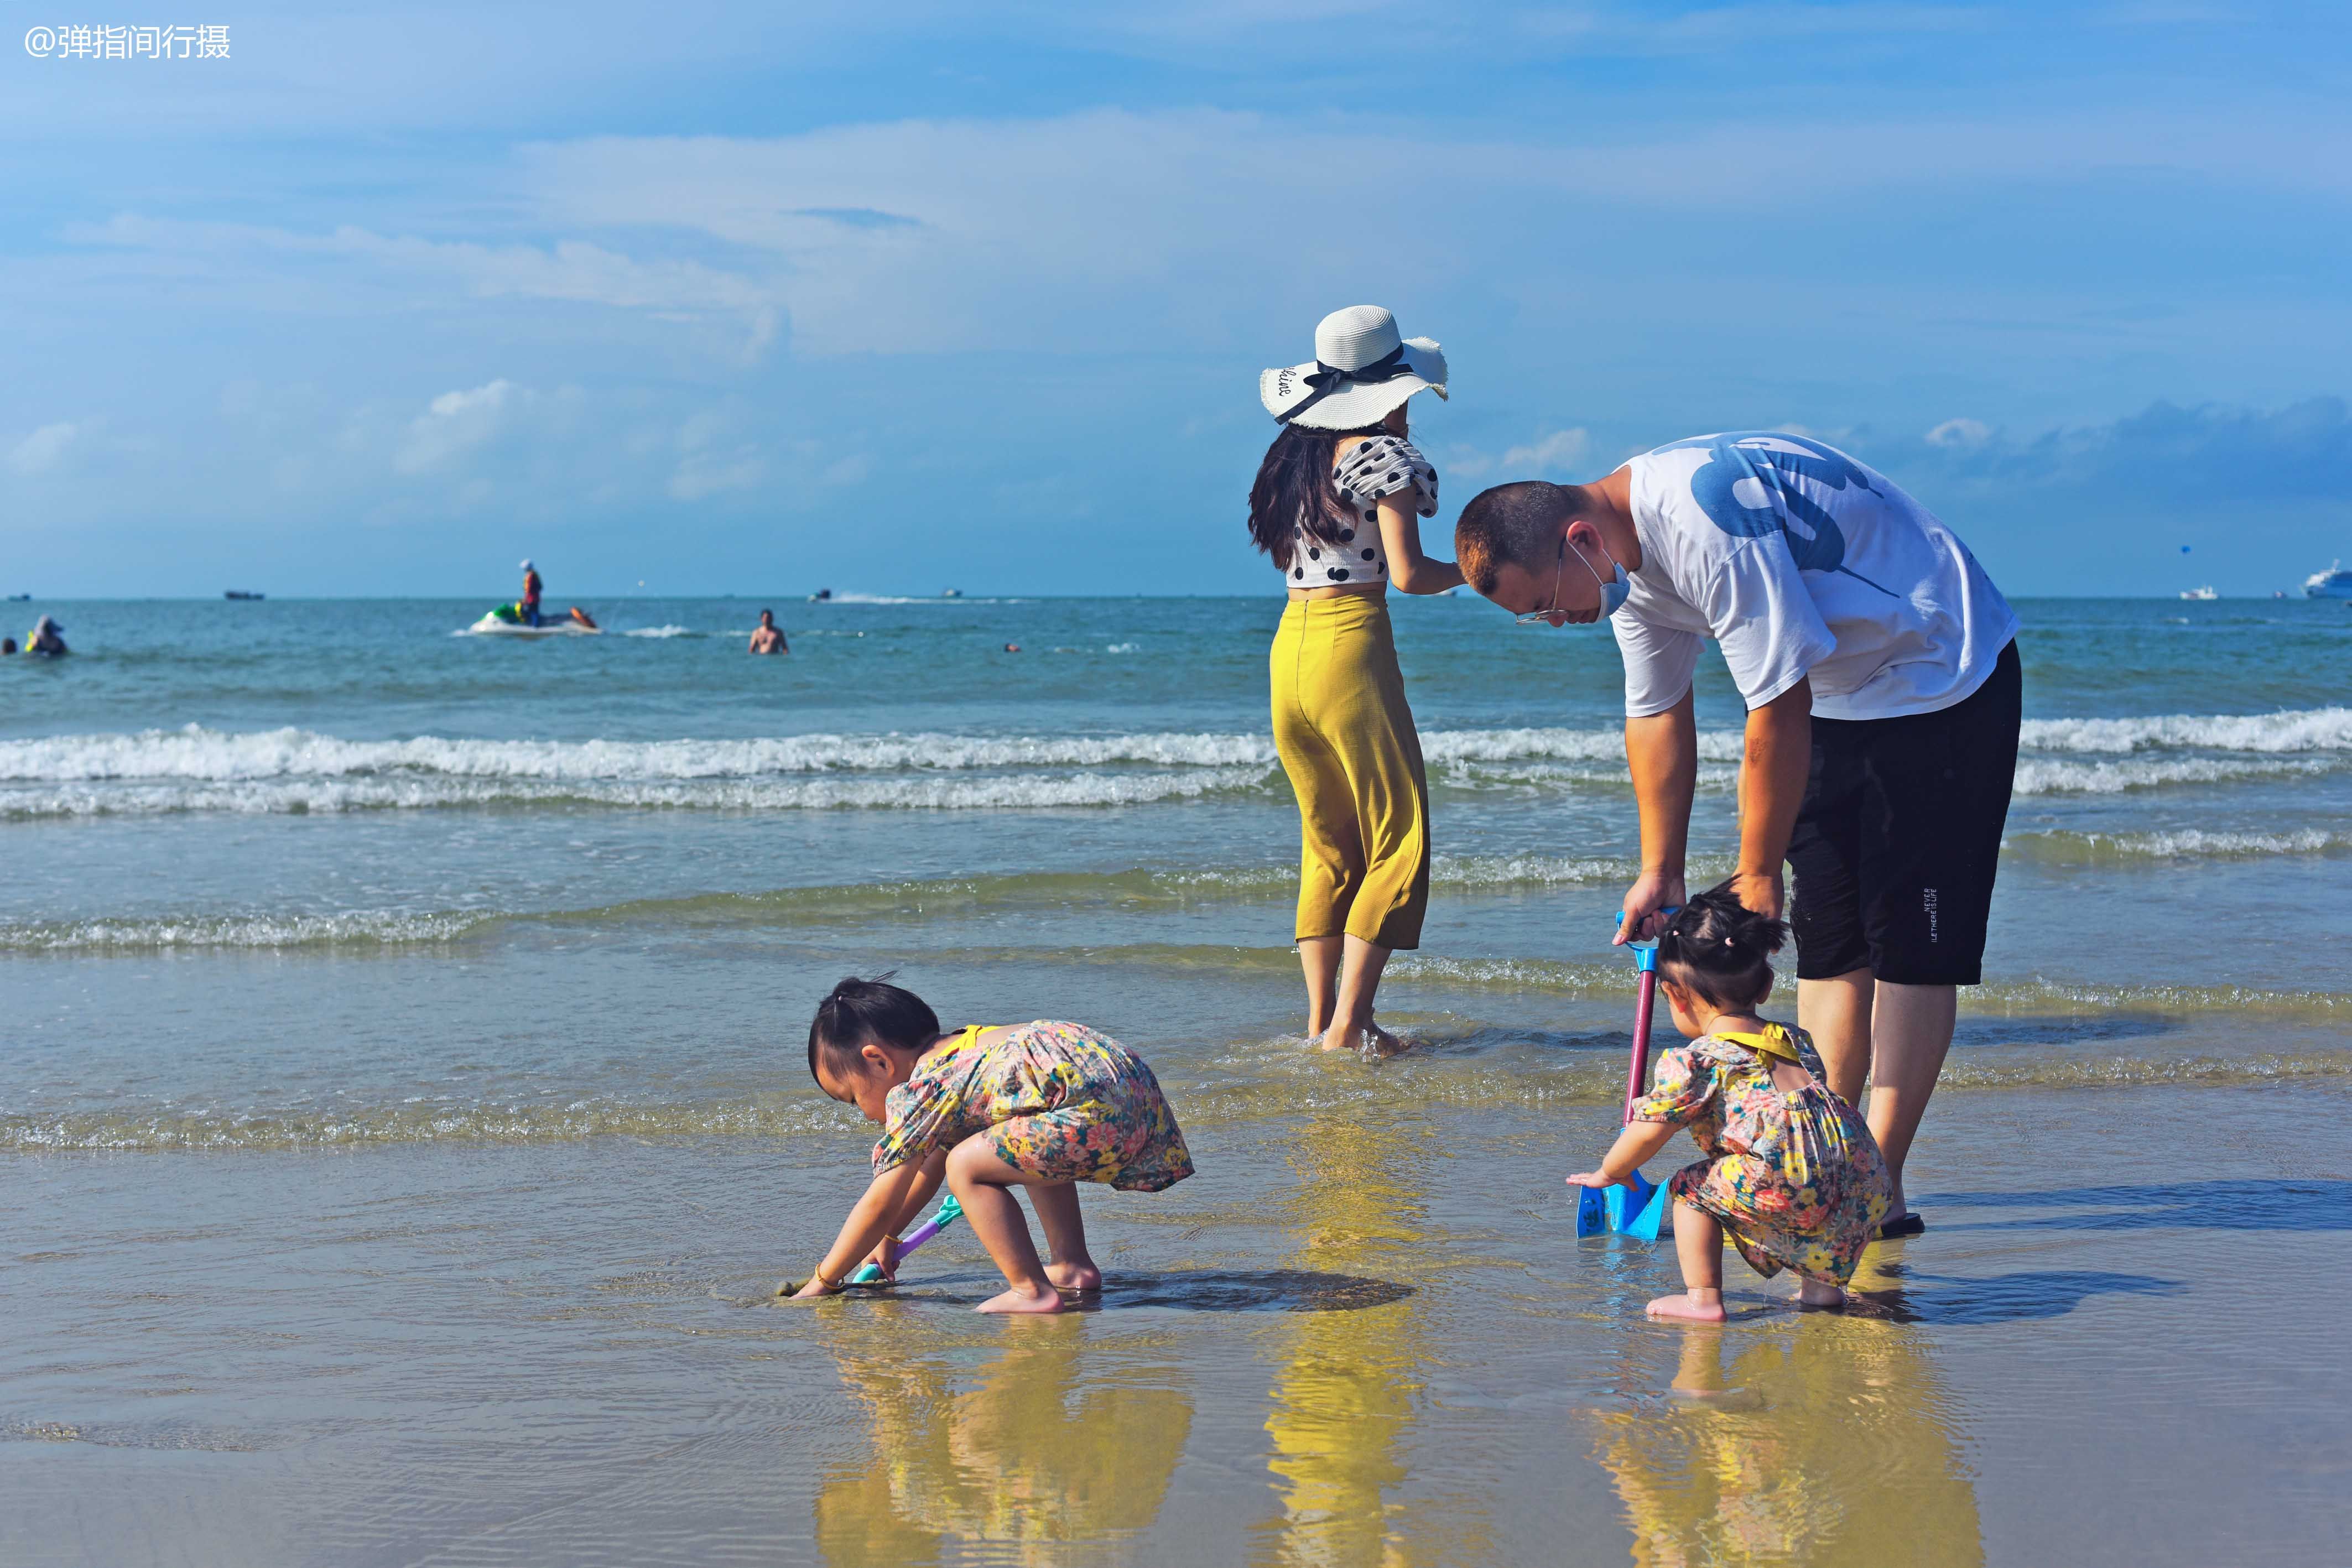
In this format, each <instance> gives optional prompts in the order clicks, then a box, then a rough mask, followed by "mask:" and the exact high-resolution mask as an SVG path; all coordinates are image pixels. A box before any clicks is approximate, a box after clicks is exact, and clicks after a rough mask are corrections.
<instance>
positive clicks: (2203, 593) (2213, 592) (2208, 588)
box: [2180, 583, 2221, 604]
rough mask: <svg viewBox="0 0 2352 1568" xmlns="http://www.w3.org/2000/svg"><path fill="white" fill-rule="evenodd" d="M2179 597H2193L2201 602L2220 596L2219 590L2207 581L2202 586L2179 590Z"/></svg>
mask: <svg viewBox="0 0 2352 1568" xmlns="http://www.w3.org/2000/svg"><path fill="white" fill-rule="evenodd" d="M2180 597H2181V598H2183V599H2193V600H2195V601H2198V602H2199V603H2200V604H2201V603H2203V602H2205V601H2208V600H2212V599H2219V598H2221V591H2220V590H2219V589H2217V588H2215V587H2214V586H2213V585H2212V584H2210V583H2207V584H2206V585H2205V586H2204V587H2202V588H2184V589H2182V590H2181V591H2180Z"/></svg>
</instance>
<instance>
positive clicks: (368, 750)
mask: <svg viewBox="0 0 2352 1568" xmlns="http://www.w3.org/2000/svg"><path fill="white" fill-rule="evenodd" d="M1275 761H1276V757H1275V750H1274V744H1273V742H1272V741H1271V740H1270V739H1267V738H1265V737H1261V736H1255V735H1218V734H1186V733H1164V734H1140V735H1110V736H1005V737H988V736H966V735H948V734H925V733H916V734H904V735H897V734H893V735H833V734H817V735H797V736H784V737H767V738H752V739H743V740H548V741H508V740H473V739H452V738H446V737H439V736H419V737H415V738H414V739H410V740H344V739H341V738H340V737H335V736H331V735H320V734H317V733H315V732H313V731H310V730H302V729H291V728H288V729H275V730H264V731H257V732H249V733H243V734H232V733H227V732H224V731H220V730H212V729H205V728H202V727H198V726H195V725H189V726H187V727H184V728H182V729H173V730H160V729H151V730H144V731H141V732H139V733H137V734H132V735H74V736H58V737H48V738H44V739H35V740H18V741H10V742H7V743H5V744H4V745H0V780H7V781H23V782H38V783H91V782H99V781H112V780H118V779H121V780H149V779H153V780H162V779H195V780H204V781H208V782H220V781H227V780H246V779H296V778H299V779H345V778H354V777H361V778H365V777H382V776H395V777H408V778H426V777H433V776H444V777H451V778H461V779H522V780H551V781H564V782H574V781H577V782H598V783H606V782H635V781H655V780H669V779H761V778H765V777H772V776H775V775H779V774H803V773H853V772H869V773H874V772H961V771H968V770H974V769H981V768H1096V767H1110V766H1122V765H1141V766H1153V767H1161V768H1229V767H1234V766H1236V765H1240V764H1255V765H1259V766H1271V765H1272V764H1273V763H1274V762H1275Z"/></svg>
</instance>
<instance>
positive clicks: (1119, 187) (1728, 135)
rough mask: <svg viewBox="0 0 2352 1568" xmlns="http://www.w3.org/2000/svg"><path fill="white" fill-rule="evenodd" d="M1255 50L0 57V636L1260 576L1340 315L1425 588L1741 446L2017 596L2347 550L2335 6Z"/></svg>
mask: <svg viewBox="0 0 2352 1568" xmlns="http://www.w3.org/2000/svg"><path fill="white" fill-rule="evenodd" d="M787 10H789V14H786V12H787ZM1274 11H1276V8H1275V7H1269V6H1266V5H1258V4H1247V3H1242V0H1218V3H1209V4H1188V3H1171V4H1165V5H1153V6H1149V7H1142V6H1114V7H1106V6H1103V5H1048V4H1033V5H1000V6H995V7H971V6H949V5H929V4H925V3H920V0H915V3H901V4H897V5H889V6H877V5H855V6H849V5H841V6H830V5H799V6H795V7H791V8H782V7H773V6H754V5H742V6H730V5H708V4H696V3H688V4H674V5H665V6H661V7H649V6H627V7H624V6H615V5H597V4H569V5H562V6H554V5H502V6H499V7H495V8H492V7H457V6H454V5H451V6H446V7H421V6H412V7H398V6H353V5H331V4H330V5H318V4H310V5H277V4H258V5H247V6H244V7H240V8H239V9H238V10H237V11H236V14H235V15H234V16H232V17H230V29H231V40H232V43H231V52H232V57H231V58H230V59H228V60H226V61H221V60H209V61H205V60H185V61H171V62H158V61H153V60H137V61H122V60H98V61H89V60H72V61H58V60H43V59H35V58H32V57H29V56H27V55H26V53H25V52H24V50H23V48H22V47H20V45H19V43H18V42H17V41H16V40H15V39H13V38H12V39H10V40H8V41H7V43H6V48H7V49H8V50H9V51H12V52H10V53H6V54H0V132H5V134H0V172H5V181H6V188H7V190H8V192H9V193H10V198H11V199H10V201H9V202H8V204H7V206H6V209H5V214H0V270H5V280H0V281H5V287H0V321H5V329H6V333H7V338H8V340H9V342H10V343H11V345H12V346H13V350H14V352H13V353H12V355H11V362H12V364H13V366H14V368H15V369H16V374H15V375H12V376H10V377H8V378H6V380H5V382H0V591H10V592H14V591H26V590H35V591H41V592H43V593H45V594H110V593H123V594H182V593H185V594H205V595H209V594H213V593H216V592H217V591H220V590H221V589H223V588H226V587H231V586H236V587H251V588H259V589H263V590H266V591H270V592H273V593H279V594H298V593H337V592H341V593H397V592H420V593H441V592H459V593H472V592H479V593H481V594H483V595H484V596H485V597H486V598H488V597H489V596H492V595H495V594H500V593H504V592H508V591H510V590H511V586H512V580H513V579H514V577H515V575H516V574H515V572H514V570H513V567H514V563H515V561H516V560H517V559H519V558H520V557H521V556H523V555H525V554H529V555H531V556H533V557H535V558H536V559H538V560H539V561H540V563H541V567H542V569H543V570H545V571H546V573H547V576H548V578H549V584H550V591H551V594H553V595H554V596H555V597H556V598H558V599H560V600H564V601H571V600H574V599H577V600H580V601H593V598H594V596H595V595H597V594H599V593H605V594H611V593H614V592H618V591H624V590H629V591H634V589H635V584H636V583H638V582H639V581H641V580H642V581H644V582H645V583H646V589H647V591H665V592H675V593H693V592H723V591H736V590H740V591H745V592H756V593H776V594H782V593H788V592H793V591H805V590H807V589H811V588H814V587H815V586H818V585H820V584H822V585H828V586H832V587H834V588H835V589H841V590H866V591H936V590H937V589H939V588H940V587H943V586H947V585H950V584H953V585H957V586H960V587H961V588H963V589H964V590H965V591H968V592H988V591H1035V592H1087V591H1103V590H1106V589H1116V590H1118V591H1168V592H1226V591H1253V590H1259V589H1265V590H1267V591H1271V587H1272V583H1273V579H1272V574H1271V572H1270V570H1268V569H1267V568H1265V566H1263V565H1262V564H1261V563H1260V562H1259V561H1258V560H1257V559H1256V558H1255V557H1254V556H1252V555H1251V553H1250V552H1249V550H1248V549H1247V546H1246V542H1245V538H1244V533H1243V528H1242V521H1241V517H1242V511H1243V507H1244V497H1245V496H1246V492H1247V488H1248V485H1249V480H1250V476H1251V474H1252V472H1253V470H1254V468H1255V463H1256V460H1257V458H1258V456H1259V455H1260V454H1261V453H1262V452H1263V450H1264V447H1265V442H1266V441H1267V440H1268V439H1269V438H1270V437H1271V434H1272V432H1273V426H1272V424H1271V422H1270V421H1268V420H1267V418H1266V417H1265V414H1264V413H1263V412H1262V411H1261V410H1260V408H1259V407H1258V404H1257V401H1256V396H1255V377H1256V372H1257V371H1258V370H1259V368H1260V367H1262V366H1265V365H1270V364H1276V363H1283V362H1290V361H1297V360H1301V359H1305V358H1307V357H1308V356H1309V355H1310V353H1311V350H1312V343H1311V333H1312V329H1313V325H1314V322H1315V320H1316V319H1317V318H1318V317H1319V316H1320V315H1321V314H1322V313H1323V312H1325V311H1326V310H1328V309H1331V308H1336V307H1338V306H1340V305H1348V304H1356V303H1362V302H1373V303H1380V304H1385V305H1388V306H1391V308H1394V309H1395V310H1396V311H1397V313H1398V316H1399V318H1400V319H1401V320H1402V323H1403V325H1404V329H1405V330H1406V331H1407V332H1408V333H1414V334H1423V335H1427V336H1431V337H1434V338H1437V339H1438V340H1441V341H1442V342H1443V343H1444V346H1445V349H1446V352H1447V356H1448V358H1449V360H1450V361H1451V363H1452V370H1453V375H1454V399H1453V401H1452V402H1449V403H1439V402H1435V400H1433V399H1431V398H1426V397H1424V398H1423V399H1420V400H1417V402H1416V405H1415V408H1416V414H1415V418H1416V426H1415V432H1416V436H1417V438H1418V439H1419V440H1420V441H1421V443H1422V444H1423V447H1424V448H1425V449H1426V450H1427V451H1428V452H1429V453H1430V455H1432V456H1433V458H1434V459H1435V460H1436V461H1437V463H1438V465H1439V466H1440V468H1441V470H1442V471H1443V473H1444V479H1445V489H1446V498H1447V503H1448V505H1447V509H1446V511H1445V513H1444V515H1443V516H1442V517H1441V518H1440V527H1439V528H1438V529H1437V530H1435V531H1436V532H1437V534H1438V537H1439V538H1440V539H1441V540H1443V539H1444V538H1445V537H1446V535H1447V534H1448V533H1450V524H1451V520H1452V517H1453V514H1454V509H1455V508H1457V507H1459V506H1460V504H1461V503H1462V502H1463V501H1465V500H1466V499H1468V497H1470V496H1471V495H1472V494H1474V493H1475V490H1476V489H1477V488H1478V487H1480V486H1483V485H1486V484H1488V483H1493V482H1496V481H1497V480H1500V479H1503V478H1506V477H1525V476H1530V475H1542V476H1548V477H1553V478H1582V477H1591V476H1595V475H1597V474H1600V473H1601V472H1605V471H1606V470H1607V469H1608V468H1609V467H1611V466H1612V465H1614V464H1615V463H1616V462H1617V461H1619V460H1620V459H1622V457H1623V456H1625V455H1628V454H1630V453H1632V452H1634V451H1638V450H1642V449H1644V448H1646V447H1648V446H1651V445H1654V444H1659V443H1662V442H1664V441H1668V440H1672V439H1675V438H1678V437H1682V436H1686V435H1691V434H1698V433H1701V432H1705V431H1709V430H1716V429H1725V428H1753V427H1759V426H1785V427H1797V428H1801V429H1804V430H1806V431H1810V432H1811V433H1813V434H1819V435H1821V436H1823V437H1824V438H1826V439H1829V440H1832V441H1835V442H1838V443H1840V444H1843V445H1846V446H1847V447H1849V448H1850V449H1851V450H1853V452H1855V453H1856V454H1857V455H1861V456H1862V457H1864V459H1865V460H1867V461H1869V462H1871V463H1873V464H1874V465H1876V466H1878V467H1880V468H1881V469H1883V470H1885V472H1887V473H1888V474H1890V475H1891V476H1894V477H1895V479H1896V480H1897V482H1899V483H1902V484H1904V485H1905V486H1906V487H1908V488H1910V489H1911V490H1912V491H1914V492H1915V493H1916V494H1917V495H1918V496H1919V497H1921V498H1922V499H1923V500H1924V501H1926V502H1927V504H1928V505H1929V506H1931V507H1934V508H1935V509H1936V510H1937V511H1938V512H1940V513H1941V514H1942V515H1943V516H1944V517H1946V518H1947V519H1948V520H1949V521H1950V522H1952V523H1953V524H1954V525H1955V526H1956V527H1957V528H1959V529H1960V531H1961V532H1962V534H1963V535H1964V536H1965V537H1966V538H1969V541H1970V542H1971V544H1972V545H1974V546H1975V547H1976V548H1977V549H1978V552H1979V554H1980V555H1981V556H1982V557H1983V558H1984V559H1985V560H1986V561H1987V563H1988V565H1989V566H1990V568H1991V569H1992V570H1993V572H1994V574H1995V576H1996V578H1997V579H1998V580H2000V581H2001V582H2002V583H2003V584H2004V585H2005V586H2007V587H2008V588H2010V589H2011V591H2014V592H2018V593H2042V592H2066V591H2107V592H2158V593H2169V592H2171V591H2175V590H2178V589H2179V588H2183V587H2188V586H2191V585H2192V584H2195V583H2202V582H2209V581H2210V582H2213V583H2216V584H2218V585H2220V586H2221V588H2222V589H2223V591H2227V592H2267V591H2270V590H2271V589H2273V588H2278V587H2292V586H2293V585H2294V584H2296V583H2299V582H2300V580H2302V578H2303V577H2304V576H2305V574H2307V573H2308V572H2310V571H2311V570H2315V568H2317V567H2320V566H2324V565H2326V563H2327V561H2328V560H2329V559H2332V558H2334V557H2336V556H2337V555H2342V556H2345V557H2347V558H2352V485H2347V475H2352V413H2347V407H2346V403H2345V401H2344V400H2345V399H2346V398H2347V395H2352V363H2347V347H2352V298H2347V283H2346V275H2347V264H2346V259H2345V258H2346V256H2347V250H2352V245H2347V242H2352V108H2347V105H2352V24H2347V22H2346V20H2345V19H2344V15H2343V13H2342V11H2341V8H2340V7H2334V6H2323V5H2204V4H2171V3H2161V0H2158V3H2148V4H2137V5H2134V4H2120V5H2047V4H2045V5H2033V6H2023V5H2019V6H2000V5H1905V4H1868V5H1734V6H1711V7H1690V6H1675V5H1645V6H1633V5H1556V6H1536V7H1530V6H1518V5H1479V4H1456V5H1447V6H1428V5H1381V4H1349V3H1345V0H1300V3H1297V4H1292V5H1286V6H1283V7H1280V8H1279V16H1278V17H1277V18H1272V19H1270V17H1269V14H1270V13H1272V12H1274ZM983 12H985V13H986V14H985V15H983V14H982V13H983ZM126 19H130V18H126ZM2184 544H2185V545H2189V546H2190V547H2192V550H2193V553H2192V554H2190V555H2189V556H2188V557H2186V558H2184V557H2183V556H2182V555H2181V554H2180V547H2181V546H2182V545H2184Z"/></svg>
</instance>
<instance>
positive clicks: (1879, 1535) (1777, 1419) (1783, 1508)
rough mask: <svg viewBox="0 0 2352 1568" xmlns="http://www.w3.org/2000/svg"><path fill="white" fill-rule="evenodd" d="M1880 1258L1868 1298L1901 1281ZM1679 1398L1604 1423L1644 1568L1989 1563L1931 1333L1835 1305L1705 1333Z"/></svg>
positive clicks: (1861, 1285)
mask: <svg viewBox="0 0 2352 1568" xmlns="http://www.w3.org/2000/svg"><path fill="white" fill-rule="evenodd" d="M1876 1256H1877V1254H1876V1253H1875V1252H1874V1253H1873V1254H1872V1255H1871V1256H1868V1257H1865V1258H1864V1261H1863V1267H1862V1271H1861V1272H1860V1273H1858V1274H1857V1275H1855V1277H1854V1281H1853V1282H1854V1288H1855V1289H1856V1290H1858V1291H1881V1290H1885V1289H1886V1288H1887V1287H1889V1286H1891V1285H1892V1284H1893V1283H1895V1281H1893V1279H1892V1278H1891V1277H1887V1276H1883V1275H1877V1274H1876V1273H1875V1270H1874V1259H1875V1258H1876ZM1734 1267H1737V1265H1734ZM1674 1391H1675V1396H1676V1397H1675V1398H1674V1399H1673V1400H1671V1401H1670V1402H1668V1403H1667V1404H1666V1405H1665V1406H1664V1407H1662V1408H1661V1407H1653V1408H1647V1409H1643V1410H1636V1411H1628V1412H1624V1413H1622V1414H1616V1415H1610V1416H1602V1417H1601V1443H1600V1446H1599V1455H1598V1457H1599V1458H1600V1459H1601V1463H1602V1464H1603V1465H1605V1466H1607V1467H1608V1469H1609V1470H1610V1472H1611V1474H1612V1476H1613V1477H1614V1479H1615V1482H1616V1487H1617V1492H1618V1495H1619V1496H1620V1497H1622V1498H1623V1499H1624V1500H1625V1511H1626V1514H1627V1521H1628V1523H1629V1524H1630V1525H1631V1526H1632V1528H1633V1561H1634V1562H1635V1563H1637V1564H1639V1565H1640V1568H1685V1565H1690V1568H1696V1565H1697V1564H1701V1563H1707V1564H1716V1563H1803V1564H1806V1565H1808V1568H1814V1565H1822V1568H1834V1565H1836V1564H1841V1563H1854V1564H1869V1565H1872V1568H1876V1565H1878V1564H1883V1563H1917V1564H1923V1565H1926V1568H1969V1565H1971V1564H1978V1563H1983V1562H1984V1541H1983V1531H1982V1527H1981V1525H1980V1523H1979V1520H1978V1517H1977V1500H1976V1488H1975V1483H1974V1482H1973V1481H1972V1480H1971V1479H1970V1478H1969V1473H1968V1470H1967V1469H1966V1468H1965V1467H1964V1466H1963V1465H1962V1464H1961V1462H1960V1458H1959V1455H1958V1437H1957V1434H1956V1431H1955V1427H1956V1422H1955V1419H1954V1416H1953V1415H1952V1412H1951V1410H1950V1408H1949V1401H1948V1396H1947V1395H1946V1393H1945V1390H1944V1386H1943V1383H1942V1381H1941V1379H1940V1378H1939V1377H1938V1375H1937V1370H1936V1366H1935V1364H1934V1362H1933V1361H1932V1360H1930V1359H1929V1357H1928V1354H1927V1341H1926V1337H1925V1335H1924V1334H1923V1333H1921V1332H1920V1331H1919V1330H1918V1329H1916V1328H1913V1327H1910V1326H1908V1325H1906V1324H1904V1323H1900V1322H1893V1321H1889V1320H1888V1319H1887V1318H1885V1317H1883V1316H1882V1317H1872V1316H1862V1315H1856V1316H1853V1317H1846V1316H1843V1315H1839V1314H1834V1313H1827V1312H1818V1313H1816V1312H1808V1313H1803V1314H1799V1313H1796V1312H1789V1313H1787V1314H1785V1315H1783V1314H1780V1313H1775V1314H1774V1315H1772V1316H1771V1317H1769V1318H1768V1319H1766V1320H1764V1321H1763V1322H1760V1323H1757V1322H1747V1323H1743V1322H1739V1321H1738V1320H1735V1321H1734V1322H1732V1323H1730V1324H1728V1325H1726V1326H1723V1327H1720V1328H1717V1327H1692V1328H1689V1329H1685V1330H1684V1331H1683V1338H1682V1350H1681V1359H1680V1364H1679V1365H1678V1366H1677V1367H1676V1369H1675V1379H1674Z"/></svg>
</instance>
